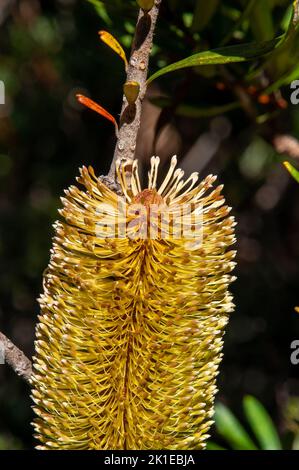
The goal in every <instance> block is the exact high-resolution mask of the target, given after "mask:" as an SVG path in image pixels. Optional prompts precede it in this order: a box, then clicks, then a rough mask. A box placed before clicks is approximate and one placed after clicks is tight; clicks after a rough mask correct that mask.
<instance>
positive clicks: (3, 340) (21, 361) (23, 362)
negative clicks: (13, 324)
mask: <svg viewBox="0 0 299 470" xmlns="http://www.w3.org/2000/svg"><path fill="white" fill-rule="evenodd" d="M0 345H1V346H2V347H3V350H4V358H5V360H6V362H7V363H8V364H9V365H10V366H11V367H12V369H13V370H14V371H15V372H16V373H17V374H18V375H19V376H20V377H22V378H23V379H24V380H26V382H28V383H29V382H30V377H31V374H32V364H31V361H30V359H28V357H26V356H25V354H24V353H23V352H22V351H21V350H20V349H19V348H17V346H15V345H14V344H13V343H12V342H11V341H10V340H9V339H8V338H7V337H6V336H5V335H4V334H3V333H1V332H0Z"/></svg>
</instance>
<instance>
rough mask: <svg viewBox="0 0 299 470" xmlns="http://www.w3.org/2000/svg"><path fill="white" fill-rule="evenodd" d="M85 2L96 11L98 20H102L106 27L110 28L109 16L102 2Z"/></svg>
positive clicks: (97, 0)
mask: <svg viewBox="0 0 299 470" xmlns="http://www.w3.org/2000/svg"><path fill="white" fill-rule="evenodd" d="M87 1H88V2H89V3H91V4H92V5H93V6H94V7H95V10H96V12H97V14H98V15H99V16H100V18H102V20H103V21H104V22H105V23H106V24H107V25H109V26H110V25H111V24H112V21H111V18H110V16H109V15H108V13H107V10H106V7H105V5H104V2H102V1H100V0H87Z"/></svg>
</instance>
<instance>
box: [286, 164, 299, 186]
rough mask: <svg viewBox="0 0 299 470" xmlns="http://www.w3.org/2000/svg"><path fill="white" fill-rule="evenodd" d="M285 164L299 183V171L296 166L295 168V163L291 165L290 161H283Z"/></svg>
mask: <svg viewBox="0 0 299 470" xmlns="http://www.w3.org/2000/svg"><path fill="white" fill-rule="evenodd" d="M283 164H284V166H285V167H286V169H287V170H288V172H289V173H290V175H292V177H293V178H294V179H295V180H296V181H297V183H299V171H298V170H296V168H294V167H293V165H291V164H290V163H289V162H283Z"/></svg>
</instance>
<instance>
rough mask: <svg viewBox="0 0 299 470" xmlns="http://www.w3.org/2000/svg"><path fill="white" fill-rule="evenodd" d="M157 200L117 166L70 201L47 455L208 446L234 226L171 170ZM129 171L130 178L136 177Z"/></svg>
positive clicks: (46, 298) (43, 419) (152, 179)
mask: <svg viewBox="0 0 299 470" xmlns="http://www.w3.org/2000/svg"><path fill="white" fill-rule="evenodd" d="M158 166H159V158H158V157H153V158H152V160H151V169H150V172H149V182H148V187H147V188H146V189H143V190H142V188H141V185H140V181H139V177H138V166H137V161H134V163H133V166H132V163H129V164H128V165H127V164H126V162H118V163H117V165H116V167H117V168H116V169H117V175H118V180H119V183H120V185H121V187H122V190H123V194H124V195H123V197H120V196H117V195H116V194H115V193H113V192H112V191H111V190H110V189H109V188H108V187H106V186H105V185H104V184H103V183H102V182H101V180H100V179H98V178H97V177H96V176H95V174H94V171H93V169H92V168H88V169H87V168H85V167H83V168H82V170H81V176H80V178H79V179H78V181H79V183H80V184H82V185H83V188H82V189H79V188H78V187H77V186H71V187H70V188H69V189H68V190H67V191H66V196H65V198H63V199H62V202H63V209H62V210H61V215H62V217H63V220H62V221H60V222H57V223H56V225H55V229H56V233H55V237H54V243H53V248H52V251H51V260H50V264H49V267H48V269H47V271H46V274H45V277H44V292H43V295H42V296H41V299H40V305H41V311H42V313H41V316H40V317H39V320H40V321H39V324H38V326H37V333H36V337H37V339H36V343H35V345H36V357H35V360H34V374H33V378H32V385H33V392H32V395H33V400H34V402H35V413H36V415H37V417H36V419H35V421H34V427H35V430H36V436H37V438H38V440H39V441H40V445H39V447H38V448H40V449H203V448H204V447H205V441H206V439H207V437H208V432H209V428H210V426H211V423H212V416H213V402H214V396H215V393H216V376H217V374H218V366H219V363H220V362H221V356H222V353H221V350H222V337H223V333H224V328H225V325H226V324H227V321H228V317H229V314H230V312H231V311H232V310H233V303H232V298H231V295H230V293H229V292H228V286H229V284H230V282H231V281H232V280H233V278H232V276H231V274H230V273H231V271H232V269H233V267H234V262H233V258H234V255H235V252H234V251H231V250H230V249H229V248H230V246H231V245H232V244H233V243H234V241H235V236H234V226H235V221H234V218H233V217H231V216H229V212H230V208H229V207H227V206H226V205H225V201H224V198H223V196H222V195H221V190H222V187H220V186H218V187H216V188H213V187H212V186H213V183H214V181H215V177H213V176H208V177H206V178H205V179H204V180H203V181H202V182H200V183H199V184H198V183H197V180H198V175H197V174H196V173H194V174H192V175H191V176H190V177H189V178H188V179H187V180H186V181H185V182H184V181H183V171H181V170H176V158H175V157H174V158H173V159H172V162H171V165H170V169H169V172H168V173H167V175H166V177H165V179H164V181H163V182H162V184H161V185H160V186H158V185H157V180H158ZM128 168H130V172H128V171H127V169H128Z"/></svg>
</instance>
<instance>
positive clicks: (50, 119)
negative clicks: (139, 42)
mask: <svg viewBox="0 0 299 470" xmlns="http://www.w3.org/2000/svg"><path fill="white" fill-rule="evenodd" d="M136 14H137V9H136V2H135V1H134V0H132V1H125V0H109V1H108V0H107V1H105V2H102V1H97V0H89V1H88V0H77V1H76V0H52V1H45V0H21V1H14V0H2V1H1V4H0V33H1V44H0V80H2V81H3V82H4V83H5V87H6V103H5V105H0V329H1V330H2V331H3V332H4V333H5V334H7V336H9V337H11V338H12V340H13V341H14V342H15V343H16V344H17V345H19V346H20V347H21V348H22V349H23V350H24V351H25V352H26V353H27V354H28V355H32V354H33V340H34V326H35V323H36V321H37V315H38V304H37V302H36V298H37V297H38V295H39V293H40V291H41V280H42V274H43V270H44V269H45V267H46V266H47V263H48V259H49V250H50V246H51V237H52V236H53V229H52V224H53V222H54V221H55V219H56V218H57V208H58V207H60V200H59V197H60V196H61V195H62V194H63V189H64V188H66V187H67V186H69V185H70V184H73V182H74V179H75V177H76V176H77V175H78V167H79V166H81V165H83V164H84V165H89V164H90V165H92V166H93V167H94V168H95V170H96V172H97V173H98V174H104V173H105V172H107V170H108V168H109V163H110V161H111V159H112V154H113V148H114V144H115V136H114V128H113V126H112V125H111V123H109V122H108V121H105V120H104V119H102V118H101V117H99V116H98V115H96V114H94V113H92V112H90V111H87V110H83V108H82V106H81V105H80V104H78V103H77V102H76V100H75V94H76V93H78V92H79V93H83V94H86V95H88V96H90V97H91V98H92V99H94V100H96V101H97V102H99V103H100V104H101V105H102V106H104V107H105V108H106V109H108V110H109V112H111V113H112V114H114V116H116V117H117V116H118V114H119V112H120V106H121V100H122V84H123V82H124V79H125V71H124V66H123V62H122V61H121V60H120V59H119V58H118V57H117V55H116V54H114V53H113V52H112V51H111V50H109V48H108V47H107V46H105V45H104V44H102V43H100V40H99V37H98V34H97V32H98V31H99V30H103V29H104V30H108V31H110V32H111V33H113V35H114V36H115V37H117V38H118V40H119V41H120V42H121V44H122V45H123V47H124V48H125V49H126V50H127V51H129V48H130V45H131V41H132V36H133V33H134V25H135V21H136ZM290 17H291V2H290V1H285V0H258V1H252V0H251V1H245V0H244V1H242V0H238V1H235V0H234V1H232V0H231V1H230V0H225V1H217V0H209V2H206V1H202V0H198V1H196V0H184V1H181V0H164V1H163V6H162V9H161V15H160V18H159V22H158V27H157V30H156V35H155V45H154V49H153V54H152V58H151V65H150V67H151V73H154V72H156V71H157V70H158V69H161V68H163V67H165V66H166V65H168V64H170V63H173V62H175V61H178V60H181V59H183V58H185V57H187V56H189V55H191V54H194V53H197V52H200V51H204V50H208V49H214V48H217V47H220V46H225V45H237V44H242V43H246V42H251V41H259V42H260V41H267V40H271V39H272V38H274V37H277V36H280V35H282V34H284V33H285V32H286V31H287V28H288V25H289V21H290ZM298 42H299V41H298V34H297V33H296V32H294V34H293V36H292V37H291V39H290V40H289V41H288V42H287V43H286V45H285V46H282V47H281V48H280V49H278V50H275V51H273V52H270V54H268V55H267V56H266V57H264V58H261V59H257V60H253V61H252V60H251V61H250V62H244V63H240V64H238V63H237V64H230V65H226V66H223V65H222V66H218V65H208V66H206V65H204V66H201V67H193V68H186V69H184V70H180V71H175V72H172V73H169V74H167V75H165V76H163V77H161V78H158V79H157V80H155V81H154V82H153V83H152V84H151V86H150V88H149V91H148V96H147V100H146V102H145V105H144V116H143V125H142V128H141V131H140V136H139V142H138V147H137V152H136V154H137V157H138V158H139V159H140V160H141V161H142V164H143V168H144V170H146V168H147V165H148V162H149V158H150V156H152V155H153V154H155V155H160V156H161V159H162V163H163V164H164V163H166V166H167V164H168V162H169V159H170V157H171V156H172V155H173V154H174V153H177V155H178V158H179V160H180V164H181V166H182V167H183V169H185V171H186V174H189V173H191V172H192V171H200V172H201V174H202V176H205V175H206V174H208V173H211V172H212V173H216V174H218V175H219V180H220V181H221V182H222V183H224V184H225V188H224V194H225V196H226V198H227V200H228V203H229V204H230V205H231V206H232V207H233V211H234V214H235V216H236V218H237V221H238V228H237V236H238V246H237V249H238V258H237V260H238V267H237V269H236V275H237V277H238V280H237V281H236V282H235V283H234V285H233V287H232V290H233V292H234V296H235V303H236V306H237V308H236V312H235V313H234V314H233V315H232V317H231V321H230V324H229V327H228V330H227V334H226V338H225V349H224V361H223V363H222V366H221V374H220V376H219V382H218V383H219V390H220V392H219V394H218V401H221V402H223V403H225V404H226V405H227V406H229V408H231V409H232V410H233V411H234V413H235V414H236V415H237V416H238V417H239V419H240V420H241V421H242V422H243V423H244V424H245V427H246V419H245V418H244V414H243V410H242V400H243V397H244V395H246V394H250V395H253V396H254V397H256V398H258V399H259V400H260V401H261V402H262V403H263V405H264V406H265V407H266V409H267V410H268V412H269V413H270V416H271V417H272V419H273V420H274V422H275V424H276V427H277V429H278V431H279V433H280V435H281V436H283V441H284V442H283V445H284V446H285V447H287V448H290V447H291V446H293V445H294V442H296V439H295V440H294V435H296V434H298V428H299V424H298V423H299V405H298V401H297V399H296V397H297V396H299V380H298V370H299V365H298V366H292V365H291V362H290V353H291V350H290V344H291V342H292V341H293V340H294V339H299V318H298V314H297V316H296V313H295V311H294V306H295V305H298V304H299V243H298V240H299V186H298V185H297V184H296V182H295V181H294V180H292V179H291V177H290V176H289V174H288V173H287V172H286V170H285V168H284V167H283V166H282V164H281V162H282V161H283V160H284V159H286V158H287V159H288V160H289V161H291V162H292V163H293V164H294V165H295V166H296V159H299V150H298V148H299V143H298V142H297V141H295V140H291V152H290V139H289V140H288V137H286V136H293V137H295V138H296V137H297V138H299V105H298V106H295V105H292V104H291V103H290V94H291V91H292V90H291V89H290V86H289V83H290V82H291V80H294V79H299V66H297V63H298V59H299V47H298V45H299V44H298ZM281 135H284V136H285V137H284V138H281ZM285 150H288V156H287V157H286V156H285V155H282V153H283V151H285ZM278 152H280V153H278ZM290 154H291V156H292V157H293V158H289V157H290ZM298 163H299V162H298ZM29 392H30V391H29V388H28V387H27V386H26V385H25V384H24V383H23V382H22V381H21V380H20V379H18V378H17V377H16V376H15V374H14V373H13V372H12V371H11V370H10V369H9V368H8V367H5V366H0V449H1V448H5V449H11V448H31V447H32V445H33V440H32V429H31V426H30V421H31V418H32V412H31V408H30V407H31V402H30V398H29ZM298 400H299V398H298ZM222 411H223V410H222ZM220 412H221V410H220ZM214 434H215V435H214V436H213V439H214V440H218V442H220V443H221V438H220V437H219V436H218V435H217V433H216V431H214ZM220 434H221V433H220ZM253 439H254V437H253ZM296 445H299V444H298V439H297V444H296Z"/></svg>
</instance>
